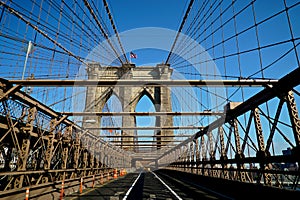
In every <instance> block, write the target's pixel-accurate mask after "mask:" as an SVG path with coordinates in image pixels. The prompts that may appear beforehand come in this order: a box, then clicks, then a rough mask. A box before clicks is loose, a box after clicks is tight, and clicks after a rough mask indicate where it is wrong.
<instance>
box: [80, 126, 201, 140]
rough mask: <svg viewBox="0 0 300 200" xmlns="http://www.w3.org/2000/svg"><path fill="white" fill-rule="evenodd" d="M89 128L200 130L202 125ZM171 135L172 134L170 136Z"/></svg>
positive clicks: (104, 128) (99, 128) (101, 128)
mask: <svg viewBox="0 0 300 200" xmlns="http://www.w3.org/2000/svg"><path fill="white" fill-rule="evenodd" d="M85 129H87V130H179V129H180V130H190V129H192V130H197V129H198V130H199V129H203V127H202V126H164V127H122V126H120V127H97V128H95V127H90V128H88V127H87V128H85ZM168 137H170V136H168Z"/></svg>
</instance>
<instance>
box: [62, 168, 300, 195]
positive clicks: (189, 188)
mask: <svg viewBox="0 0 300 200" xmlns="http://www.w3.org/2000/svg"><path fill="white" fill-rule="evenodd" d="M182 173H184V172H175V173H174V172H172V171H165V170H158V171H155V172H149V171H141V172H140V173H138V172H136V173H130V174H127V175H126V176H121V177H118V178H117V179H116V178H115V179H112V180H111V181H109V182H107V183H105V184H103V185H96V186H95V187H94V188H86V189H85V190H83V192H82V193H79V192H77V193H73V194H69V195H67V196H66V197H65V198H64V199H65V200H78V199H84V200H89V199H108V200H115V199H123V200H126V199H127V200H138V199H143V200H149V199H151V200H152V199H164V200H166V199H167V200H171V199H187V200H191V199H245V194H246V196H247V197H249V198H257V197H260V196H264V195H267V196H268V197H274V198H275V197H277V198H278V197H296V196H299V194H300V191H288V190H282V189H278V188H277V189H274V188H267V187H263V186H261V185H256V186H253V185H252V186H249V185H248V184H243V183H242V184H239V185H235V184H236V183H232V182H230V181H228V182H226V183H225V182H223V181H220V180H219V181H216V180H213V179H210V180H208V179H203V177H201V176H199V175H195V174H194V175H193V177H192V176H191V174H186V175H184V176H182V175H183V174H182ZM212 185H214V186H212ZM232 186H234V187H232Z"/></svg>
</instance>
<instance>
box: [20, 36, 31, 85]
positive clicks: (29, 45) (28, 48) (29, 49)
mask: <svg viewBox="0 0 300 200" xmlns="http://www.w3.org/2000/svg"><path fill="white" fill-rule="evenodd" d="M31 46H32V43H31V41H29V42H28V47H27V52H26V58H25V62H24V67H23V74H22V80H24V76H25V71H26V65H27V60H28V56H29V53H30V51H31Z"/></svg>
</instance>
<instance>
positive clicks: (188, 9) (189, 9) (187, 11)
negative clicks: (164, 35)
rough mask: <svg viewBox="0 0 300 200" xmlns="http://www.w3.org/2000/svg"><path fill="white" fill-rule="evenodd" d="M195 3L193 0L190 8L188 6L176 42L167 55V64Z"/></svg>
mask: <svg viewBox="0 0 300 200" xmlns="http://www.w3.org/2000/svg"><path fill="white" fill-rule="evenodd" d="M193 3H194V0H191V1H190V3H189V5H188V8H187V10H186V12H185V14H184V17H183V19H182V22H181V24H180V27H179V30H178V32H177V34H176V37H175V40H174V42H173V44H172V47H171V50H170V52H169V55H168V57H167V60H166V62H165V63H166V64H167V63H168V62H169V60H170V57H171V55H172V53H173V50H174V48H175V45H176V42H177V40H178V37H179V34H180V33H181V31H182V29H183V26H184V24H185V22H186V20H187V17H188V15H189V13H190V11H191V8H192V6H193Z"/></svg>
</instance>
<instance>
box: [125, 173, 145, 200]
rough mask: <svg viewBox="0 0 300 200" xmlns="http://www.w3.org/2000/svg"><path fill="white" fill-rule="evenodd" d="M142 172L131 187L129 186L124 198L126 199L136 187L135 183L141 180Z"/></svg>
mask: <svg viewBox="0 0 300 200" xmlns="http://www.w3.org/2000/svg"><path fill="white" fill-rule="evenodd" d="M141 174H142V172H141V173H140V174H139V175H138V177H137V178H136V179H135V181H134V182H133V183H132V185H131V187H130V188H129V190H128V191H127V192H126V194H125V196H124V198H123V200H126V199H127V197H128V195H129V194H130V192H131V190H132V188H133V187H134V185H135V184H136V182H137V181H138V180H139V178H140V176H141Z"/></svg>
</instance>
